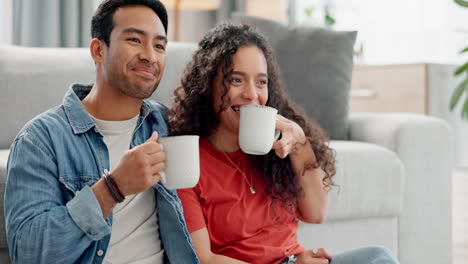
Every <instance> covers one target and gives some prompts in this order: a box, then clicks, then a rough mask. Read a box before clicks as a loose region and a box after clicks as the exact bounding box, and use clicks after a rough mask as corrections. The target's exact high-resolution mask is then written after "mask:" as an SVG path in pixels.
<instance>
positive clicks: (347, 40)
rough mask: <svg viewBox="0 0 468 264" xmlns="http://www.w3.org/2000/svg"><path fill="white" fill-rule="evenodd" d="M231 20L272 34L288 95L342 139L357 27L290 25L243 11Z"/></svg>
mask: <svg viewBox="0 0 468 264" xmlns="http://www.w3.org/2000/svg"><path fill="white" fill-rule="evenodd" d="M232 19H233V21H235V22H242V23H246V24H249V25H253V26H255V27H257V28H258V29H259V30H260V31H262V32H263V33H264V34H265V35H266V36H267V37H268V38H269V39H270V42H271V44H272V46H273V48H274V50H275V51H276V55H277V57H278V62H279V64H280V68H281V70H282V72H283V76H284V80H285V84H286V90H287V92H288V94H289V96H290V97H291V98H292V99H293V100H294V101H295V102H296V103H298V104H299V105H300V106H302V107H303V108H304V110H305V111H306V113H307V114H308V115H309V117H310V118H313V119H315V120H316V121H317V122H318V123H319V124H320V125H321V126H322V127H323V128H324V129H325V131H327V133H328V135H329V136H330V137H331V138H332V139H346V138H347V131H348V130H347V123H348V108H349V107H348V104H349V91H350V87H351V74H352V67H353V46H354V42H355V40H356V32H344V31H332V30H327V29H323V28H313V27H307V28H306V27H288V26H285V25H282V24H280V23H277V22H274V21H271V20H267V19H263V18H258V17H251V16H244V15H242V14H235V15H233V18H232Z"/></svg>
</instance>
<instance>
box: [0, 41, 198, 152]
mask: <svg viewBox="0 0 468 264" xmlns="http://www.w3.org/2000/svg"><path fill="white" fill-rule="evenodd" d="M196 47H197V46H196V44H195V43H169V44H168V47H167V55H166V57H167V59H166V69H165V72H164V75H163V78H162V80H161V84H160V86H159V87H158V89H157V90H156V92H155V93H154V94H153V95H152V97H151V98H152V99H156V100H160V101H162V102H163V103H165V104H169V103H170V101H171V97H172V94H173V92H172V91H173V90H174V88H175V87H176V85H177V84H178V82H179V80H180V75H181V73H182V71H183V69H184V67H185V64H186V63H187V61H188V59H189V58H190V56H191V55H192V53H193V52H194V51H195V49H196ZM0 58H1V59H0V80H2V82H1V84H0V87H1V89H2V96H0V105H1V107H2V111H0V124H2V133H1V135H0V148H9V146H10V144H11V142H12V141H13V139H14V137H15V136H16V134H17V133H18V131H19V130H20V129H21V128H22V127H23V125H24V124H25V123H26V122H27V121H29V120H31V119H32V118H33V117H35V116H36V115H38V114H40V113H42V112H44V111H46V110H47V109H49V108H51V107H53V106H56V105H59V104H61V103H62V98H63V96H64V95H65V92H66V90H67V89H68V87H69V86H70V84H72V83H75V82H79V83H92V82H94V76H95V67H94V63H93V61H92V58H91V55H90V53H89V49H87V48H30V47H19V46H0Z"/></svg>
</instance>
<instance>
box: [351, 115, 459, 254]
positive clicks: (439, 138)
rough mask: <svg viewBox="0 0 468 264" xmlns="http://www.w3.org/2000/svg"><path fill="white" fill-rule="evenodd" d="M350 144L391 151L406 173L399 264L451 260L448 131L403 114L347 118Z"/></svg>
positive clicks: (450, 143)
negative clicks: (381, 147) (372, 144)
mask: <svg viewBox="0 0 468 264" xmlns="http://www.w3.org/2000/svg"><path fill="white" fill-rule="evenodd" d="M349 125H350V126H349V136H350V138H351V140H356V141H364V142H368V143H374V144H377V145H381V146H383V147H386V148H388V149H390V150H392V151H394V152H395V153H396V154H397V155H398V157H399V158H400V159H401V161H402V162H403V165H404V169H405V190H404V198H403V199H404V204H403V210H402V213H401V216H400V219H399V245H398V247H399V250H398V251H399V252H400V261H401V263H451V262H452V204H451V195H452V167H453V160H454V152H453V133H452V129H451V128H450V127H449V125H448V124H447V123H446V122H445V121H443V120H441V119H438V118H434V117H429V116H422V115H415V114H403V113H362V114H352V115H351V116H350V124H349Z"/></svg>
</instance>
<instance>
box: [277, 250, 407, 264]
mask: <svg viewBox="0 0 468 264" xmlns="http://www.w3.org/2000/svg"><path fill="white" fill-rule="evenodd" d="M294 261H295V257H293V256H291V257H288V258H287V259H285V260H284V261H283V262H281V264H293V263H294ZM399 263H400V262H398V260H397V259H396V258H395V257H394V256H393V254H392V252H390V250H388V249H387V248H385V247H380V246H372V247H364V248H358V249H354V250H350V251H346V252H343V253H341V254H336V255H333V258H332V260H331V261H330V264H399Z"/></svg>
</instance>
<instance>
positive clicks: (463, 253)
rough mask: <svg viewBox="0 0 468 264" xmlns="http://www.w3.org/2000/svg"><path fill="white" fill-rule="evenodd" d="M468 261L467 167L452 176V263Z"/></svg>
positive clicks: (456, 171) (459, 263)
mask: <svg viewBox="0 0 468 264" xmlns="http://www.w3.org/2000/svg"><path fill="white" fill-rule="evenodd" d="M467 263H468V169H457V170H455V172H454V177H453V264H467Z"/></svg>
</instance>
